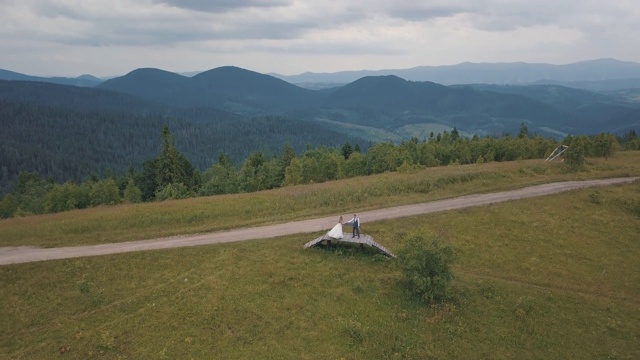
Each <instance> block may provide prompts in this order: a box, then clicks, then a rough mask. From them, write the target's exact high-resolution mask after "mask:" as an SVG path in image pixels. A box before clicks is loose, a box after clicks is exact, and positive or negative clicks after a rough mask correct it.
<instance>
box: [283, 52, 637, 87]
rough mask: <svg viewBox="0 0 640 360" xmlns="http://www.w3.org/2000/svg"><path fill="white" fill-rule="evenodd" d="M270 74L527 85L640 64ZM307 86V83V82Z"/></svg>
mask: <svg viewBox="0 0 640 360" xmlns="http://www.w3.org/2000/svg"><path fill="white" fill-rule="evenodd" d="M272 75H273V76H275V77H277V78H279V79H282V80H286V81H288V82H290V83H292V84H299V83H307V84H314V83H325V84H344V83H349V82H352V81H355V80H357V79H360V78H362V77H365V76H385V75H396V76H399V77H401V78H403V79H406V80H412V81H431V82H436V83H439V84H443V85H454V84H478V83H485V84H518V85H522V84H531V83H535V82H537V81H543V80H544V81H561V82H574V81H603V80H616V79H630V78H640V64H638V63H634V62H624V61H619V60H615V59H599V60H589V61H582V62H576V63H572V64H566V65H551V64H532V63H524V62H514V63H470V62H466V63H461V64H457V65H444V66H417V67H414V68H410V69H387V70H377V71H371V70H363V71H340V72H335V73H311V72H306V73H303V74H300V75H279V74H272ZM307 86H309V85H307Z"/></svg>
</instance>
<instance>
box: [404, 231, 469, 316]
mask: <svg viewBox="0 0 640 360" xmlns="http://www.w3.org/2000/svg"><path fill="white" fill-rule="evenodd" d="M456 257H457V254H456V251H455V250H454V249H453V248H452V247H451V246H448V245H442V244H441V243H440V242H439V241H437V240H427V239H425V238H423V237H422V236H419V235H417V236H413V237H410V238H409V239H408V240H407V241H406V243H405V246H404V247H403V248H402V249H401V250H400V252H399V253H398V260H399V264H400V267H401V269H402V271H403V273H404V276H405V281H406V284H407V286H408V288H409V290H410V291H411V293H413V294H415V295H417V296H419V297H420V299H422V300H423V301H425V302H426V303H429V304H430V303H437V302H441V301H443V300H446V299H447V296H448V290H449V284H450V283H451V280H453V273H452V272H451V270H450V269H449V266H450V265H451V264H452V263H453V262H454V261H455V259H456Z"/></svg>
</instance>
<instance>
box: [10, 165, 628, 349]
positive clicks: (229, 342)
mask: <svg viewBox="0 0 640 360" xmlns="http://www.w3.org/2000/svg"><path fill="white" fill-rule="evenodd" d="M639 159H640V154H638V153H620V154H619V155H618V156H617V158H616V159H610V160H607V161H605V160H597V161H595V160H594V161H590V165H589V168H590V170H589V171H588V172H584V173H578V174H567V173H564V172H563V171H561V169H559V168H558V167H557V166H556V165H548V164H547V165H545V164H541V163H540V162H539V161H538V162H514V163H505V164H486V165H482V166H470V167H465V166H454V167H448V168H442V169H428V170H426V171H424V172H418V173H410V174H384V175H381V176H376V177H371V178H363V179H354V180H348V181H340V182H334V183H327V184H318V185H311V186H304V187H292V188H286V189H280V190H278V191H273V192H267V193H260V194H246V195H236V196H224V197H212V198H203V199H190V200H185V201H176V202H168V203H159V204H144V205H137V206H118V207H113V208H101V209H91V210H87V211H78V212H70V213H63V214H56V215H48V216H35V217H28V218H22V219H11V220H7V221H3V222H0V234H2V235H1V236H2V237H1V238H2V245H47V246H60V245H69V244H80V243H99V242H106V241H122V240H129V239H133V238H145V237H153V236H160V235H162V236H165V235H167V234H178V233H191V232H203V231H211V230H220V229H224V228H225V227H237V226H249V225H257V224H267V223H277V222H283V221H287V220H293V219H303V218H310V217H314V216H324V215H327V214H335V213H347V214H348V213H350V212H351V211H355V210H357V211H362V210H364V209H373V208H379V207H383V206H390V205H399V204H407V203H414V202H420V201H427V200H434V199H440V198H446V197H451V196H456V195H462V194H467V193H472V192H484V191H496V190H499V189H512V188H516V187H522V186H524V185H527V184H535V183H542V182H549V181H554V180H567V179H576V178H596V177H612V176H624V175H639V174H640V169H639V167H640V161H639ZM355 184H359V185H360V189H359V190H357V191H355V192H352V191H350V189H351V188H352V187H353V185H355ZM327 197H328V198H329V199H326V198H327ZM343 198H344V199H343ZM353 201H357V203H358V207H357V208H355V207H353V205H350V204H352V203H353ZM310 204H311V205H310ZM225 210H226V211H228V212H230V213H231V214H230V215H229V214H227V213H226V211H225ZM210 213H213V215H212V214H210ZM130 218H133V219H130ZM158 218H159V219H158ZM74 219H79V220H74ZM225 221H226V222H227V224H225ZM167 222H168V224H167ZM83 223H84V226H83V225H82V224H83ZM103 223H104V225H101V224H103ZM136 224H137V225H138V226H136ZM138 227H140V228H142V229H138ZM54 229H56V230H55V231H53V230H54ZM128 232H132V233H133V234H128ZM366 232H367V233H369V234H371V235H372V236H374V238H375V239H376V240H377V241H379V242H380V243H382V244H383V245H385V246H387V247H388V248H390V249H391V250H392V251H394V250H397V249H399V248H401V247H402V245H403V240H404V239H405V238H406V237H407V236H408V235H410V234H414V233H419V234H423V235H426V236H427V237H435V238H438V239H441V240H443V241H447V242H449V243H450V244H451V245H452V246H454V247H455V248H456V249H459V250H460V251H461V257H460V260H459V261H458V262H457V263H456V264H455V266H454V269H453V271H454V273H455V275H456V278H455V280H454V282H453V285H452V293H453V298H452V300H451V301H449V302H448V303H446V304H442V305H438V306H424V305H422V304H420V303H419V302H417V301H416V300H415V299H414V298H412V297H411V296H410V295H409V294H408V293H407V292H406V291H405V289H404V288H403V286H402V281H401V273H400V271H399V269H398V268H397V265H396V262H395V261H393V260H389V259H386V258H384V257H381V256H380V255H377V254H375V253H372V252H369V251H365V252H360V251H359V250H357V249H356V248H351V247H334V248H333V249H330V250H327V249H307V250H304V249H302V244H303V243H305V242H306V241H308V240H310V239H311V238H312V237H313V236H309V235H308V234H307V235H296V236H289V237H283V238H277V239H269V240H256V241H249V242H243V243H233V244H220V245H213V246H202V247H196V248H184V249H173V250H158V251H149V252H141V253H129V254H121V255H113V256H100V257H91V258H80V259H70V260H59V261H48V262H40V263H30V264H19V265H10V266H2V267H0V279H2V280H0V281H1V283H0V309H1V310H0V319H2V321H1V322H0V324H1V325H0V358H3V359H4V358H7V359H50V358H58V357H60V358H69V359H92V358H95V359H212V358H215V359H257V358H260V359H283V358H287V359H430V358H432V359H451V358H456V359H458V358H459V359H483V358H490V359H637V358H640V286H638V284H640V271H638V266H639V265H640V239H639V236H638V234H640V182H635V183H633V184H630V185H624V186H613V187H606V188H595V189H586V190H581V191H575V192H569V193H563V194H559V195H553V196H546V197H541V198H534V199H527V200H522V201H514V202H508V203H501V204H497V205H493V206H488V207H481V208H472V209H466V210H460V211H451V212H446V213H439V214H431V215H424V216H416V217H411V218H404V219H396V220H392V221H383V222H377V223H367V224H366ZM14 236H15V238H14ZM42 236H46V239H45V240H44V241H43V240H42V239H41V237H42Z"/></svg>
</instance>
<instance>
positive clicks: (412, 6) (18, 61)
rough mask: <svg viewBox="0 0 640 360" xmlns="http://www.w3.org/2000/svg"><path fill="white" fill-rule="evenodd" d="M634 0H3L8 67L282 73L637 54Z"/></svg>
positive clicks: (56, 71) (0, 50)
mask: <svg viewBox="0 0 640 360" xmlns="http://www.w3.org/2000/svg"><path fill="white" fill-rule="evenodd" d="M639 34H640V1H638V0H553V1H548V0H525V1H519V0H430V1H420V0H385V1H383V0H338V1H334V0H317V1H316V0H313V1H312V0H304V1H296V0H0V69H5V70H11V71H16V72H20V73H25V74H29V75H39V76H53V75H59V76H78V75H81V74H92V75H96V76H115V75H123V74H125V73H127V72H129V71H131V70H134V69H136V68H141V67H155V68H160V69H163V70H167V71H173V72H189V71H203V70H209V69H212V68H216V67H219V66H224V65H234V66H239V67H242V68H245V69H249V70H254V71H258V72H262V73H269V72H277V73H280V74H284V75H293V74H299V73H302V72H305V71H312V72H335V71H341V70H363V69H366V70H380V69H401V68H410V67H414V66H419V65H454V64H458V63H461V62H467V61H468V62H515V61H524V62H530V63H551V64H567V63H571V62H576V61H581V60H591V59H599V58H616V59H618V60H625V61H634V62H640V35H639Z"/></svg>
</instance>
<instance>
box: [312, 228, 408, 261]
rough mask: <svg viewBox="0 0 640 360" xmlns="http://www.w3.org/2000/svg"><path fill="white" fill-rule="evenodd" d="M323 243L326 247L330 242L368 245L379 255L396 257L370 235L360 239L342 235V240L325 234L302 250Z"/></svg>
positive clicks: (364, 235) (361, 236)
mask: <svg viewBox="0 0 640 360" xmlns="http://www.w3.org/2000/svg"><path fill="white" fill-rule="evenodd" d="M323 241H326V242H327V245H331V242H332V241H335V242H346V243H352V244H360V246H364V245H368V246H371V247H373V248H375V249H377V250H378V251H380V252H381V253H383V254H384V255H386V256H388V257H391V258H395V257H396V256H395V255H393V253H391V251H389V249H387V248H386V247H384V246H382V245H380V244H378V243H377V242H376V241H375V240H373V238H372V237H371V236H370V235H367V234H360V237H359V238H358V237H351V234H346V233H343V236H342V239H336V238H332V237H330V236H328V235H327V234H324V235H322V236H320V237H319V238H316V239H313V240H311V241H309V242H308V243H306V244H304V248H305V249H307V248H310V247H313V246H318V245H321V244H322V242H323Z"/></svg>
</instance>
